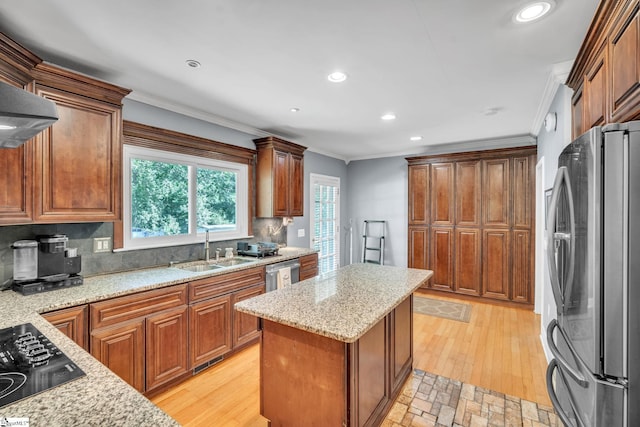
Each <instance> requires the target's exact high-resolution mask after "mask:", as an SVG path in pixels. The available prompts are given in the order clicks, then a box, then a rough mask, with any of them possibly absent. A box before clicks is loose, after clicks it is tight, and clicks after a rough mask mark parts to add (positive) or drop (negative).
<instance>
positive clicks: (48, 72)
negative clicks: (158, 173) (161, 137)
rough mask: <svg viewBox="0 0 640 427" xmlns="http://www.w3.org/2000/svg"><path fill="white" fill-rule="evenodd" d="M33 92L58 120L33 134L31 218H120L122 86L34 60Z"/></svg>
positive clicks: (57, 219) (62, 219) (55, 220)
mask: <svg viewBox="0 0 640 427" xmlns="http://www.w3.org/2000/svg"><path fill="white" fill-rule="evenodd" d="M34 76H35V79H36V85H35V91H36V94H38V95H40V96H42V97H44V98H46V99H49V100H51V101H53V102H55V103H56V106H57V109H58V115H59V120H58V121H57V122H56V123H54V125H53V126H51V127H50V128H48V129H46V130H45V131H43V132H41V133H40V134H39V135H38V136H36V138H35V152H34V165H35V168H34V220H35V221H36V222H56V223H58V222H70V221H81V222H83V221H89V222H97V221H116V220H120V219H121V206H120V203H121V198H122V196H121V182H120V175H121V169H122V162H121V157H122V154H121V152H122V113H121V110H122V98H123V97H124V96H125V95H126V94H128V93H129V91H128V90H126V89H122V88H119V87H117V86H113V85H109V84H107V83H104V82H99V81H96V80H93V79H90V78H88V77H85V76H80V75H77V74H75V73H72V72H70V71H67V70H63V69H60V68H58V67H55V66H52V65H48V64H39V65H38V66H36V68H35V70H34Z"/></svg>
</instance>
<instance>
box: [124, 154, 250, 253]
mask: <svg viewBox="0 0 640 427" xmlns="http://www.w3.org/2000/svg"><path fill="white" fill-rule="evenodd" d="M122 153H123V162H122V165H123V168H122V199H123V200H122V226H123V246H124V247H123V248H122V249H120V250H121V251H126V250H137V249H148V248H159V247H167V246H178V245H189V244H196V243H201V242H204V240H205V233H197V224H196V216H195V214H191V215H189V233H188V234H182V235H176V236H155V237H147V238H144V239H133V238H131V185H130V182H131V159H132V158H136V159H146V160H154V161H160V162H172V163H178V164H185V165H188V166H192V168H191V171H190V173H189V181H190V182H191V181H192V180H193V179H195V174H196V168H197V167H199V166H200V167H206V168H216V169H226V170H229V171H233V172H237V177H238V178H237V182H236V185H237V188H236V229H235V230H230V231H218V232H210V233H209V238H210V241H212V242H214V241H224V240H232V239H242V238H246V237H248V234H249V224H248V218H249V214H248V212H249V204H248V197H249V168H248V166H247V165H246V164H242V163H234V162H228V161H224V160H218V159H208V158H204V157H198V156H192V155H188V154H178V153H174V152H171V151H163V150H156V149H153V148H146V147H139V146H134V145H126V144H125V145H124V146H123V150H122ZM190 188H191V191H190V194H189V210H190V211H191V210H192V203H193V202H194V201H195V196H196V187H195V186H194V185H191V186H190Z"/></svg>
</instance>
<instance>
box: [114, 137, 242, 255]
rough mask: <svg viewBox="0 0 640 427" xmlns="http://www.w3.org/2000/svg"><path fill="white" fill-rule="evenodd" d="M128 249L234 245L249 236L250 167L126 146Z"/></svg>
mask: <svg viewBox="0 0 640 427" xmlns="http://www.w3.org/2000/svg"><path fill="white" fill-rule="evenodd" d="M123 152H124V162H123V163H124V168H123V182H124V186H123V190H124V206H123V225H124V227H123V228H124V248H125V249H141V248H150V247H159V246H173V245H179V244H191V243H198V242H201V241H203V239H204V234H205V231H206V230H209V232H210V239H211V240H229V239H237V238H243V237H246V236H247V234H248V224H247V221H248V220H247V218H248V199H247V198H248V167H247V165H245V164H241V163H233V162H227V161H222V160H214V159H209V158H203V157H197V156H190V155H184V154H176V153H172V152H167V151H161V150H154V149H150V148H144V147H137V146H129V145H125V146H124V150H123Z"/></svg>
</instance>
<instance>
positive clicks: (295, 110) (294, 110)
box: [289, 107, 300, 113]
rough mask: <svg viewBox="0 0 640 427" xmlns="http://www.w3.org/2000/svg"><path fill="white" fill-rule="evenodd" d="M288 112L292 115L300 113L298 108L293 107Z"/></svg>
mask: <svg viewBox="0 0 640 427" xmlns="http://www.w3.org/2000/svg"><path fill="white" fill-rule="evenodd" d="M289 111H291V112H292V113H297V112H298V111H300V109H299V108H298V107H293V108H290V109H289Z"/></svg>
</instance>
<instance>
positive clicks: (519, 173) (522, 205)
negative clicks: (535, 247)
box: [512, 157, 535, 228]
mask: <svg viewBox="0 0 640 427" xmlns="http://www.w3.org/2000/svg"><path fill="white" fill-rule="evenodd" d="M534 162H535V159H534V158H533V157H515V158H514V159H513V181H512V182H513V226H514V227H520V228H530V227H531V226H532V221H533V215H532V212H531V211H532V209H533V206H532V201H533V194H532V190H533V188H534V181H535V177H534V175H533V164H534Z"/></svg>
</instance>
